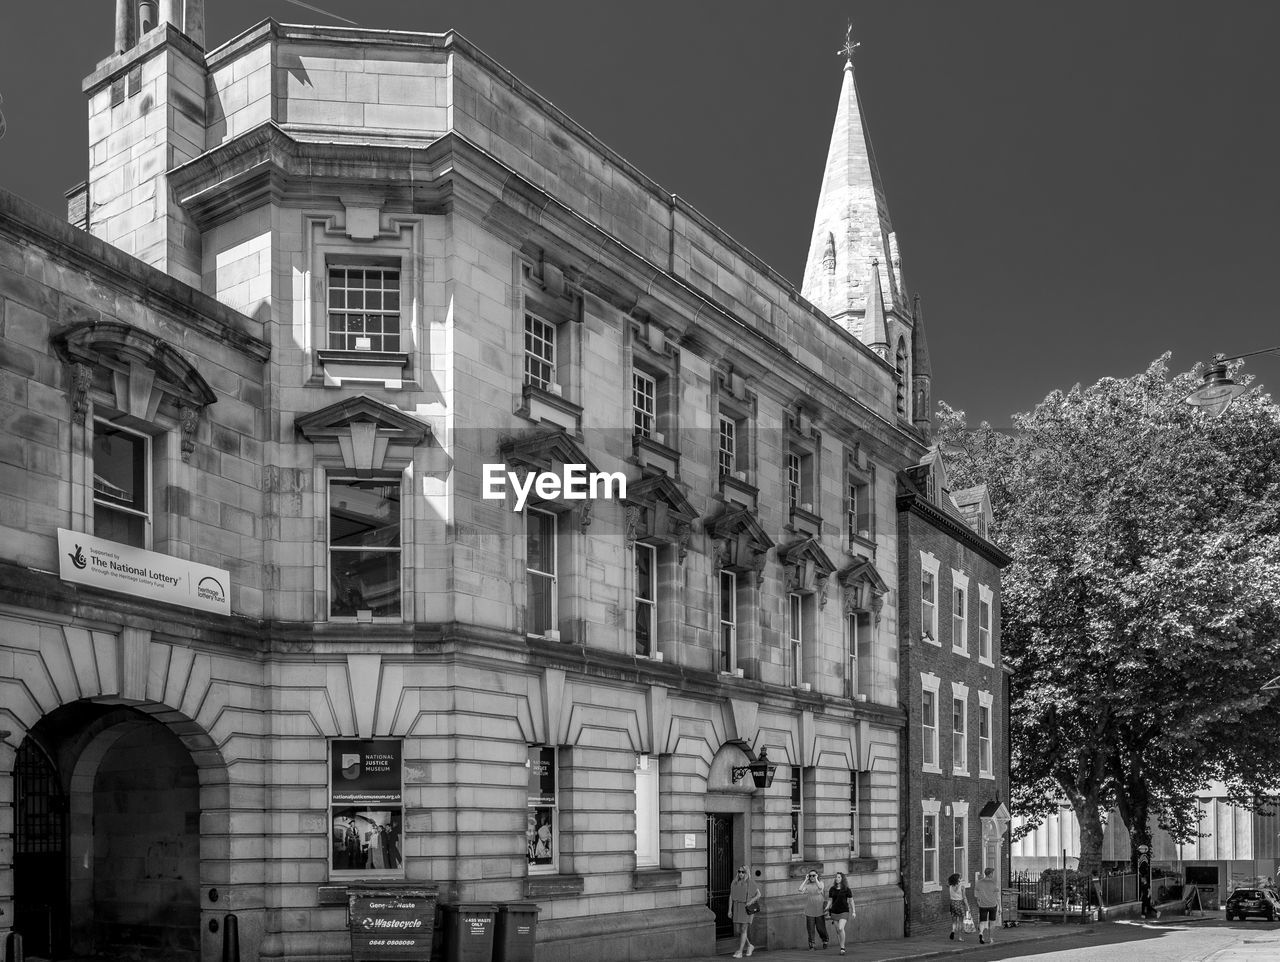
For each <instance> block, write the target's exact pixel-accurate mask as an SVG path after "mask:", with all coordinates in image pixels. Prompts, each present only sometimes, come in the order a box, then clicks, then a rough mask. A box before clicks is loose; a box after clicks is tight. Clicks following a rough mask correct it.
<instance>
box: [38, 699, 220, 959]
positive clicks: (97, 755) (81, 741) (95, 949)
mask: <svg viewBox="0 0 1280 962" xmlns="http://www.w3.org/2000/svg"><path fill="white" fill-rule="evenodd" d="M28 745H29V746H30V747H29V748H28ZM19 759H20V766H23V765H25V768H24V767H19V768H18V769H17V770H15V774H16V775H18V777H17V778H16V779H15V787H16V790H17V795H16V797H15V807H16V811H15V815H16V816H17V817H18V818H19V819H20V820H21V822H20V825H19V826H18V830H19V832H20V833H21V836H20V837H21V838H22V842H21V845H22V846H23V849H24V850H25V852H26V854H25V855H24V857H23V858H22V859H19V858H16V857H15V860H14V875H15V877H14V883H15V884H14V888H15V893H17V894H18V898H19V899H20V900H21V901H20V902H19V904H18V905H17V906H15V907H16V908H19V910H20V911H22V912H23V914H22V915H21V916H20V917H19V918H17V919H15V927H16V928H17V929H18V931H20V932H21V933H22V935H23V941H24V948H25V949H26V951H27V953H28V954H29V955H32V954H36V952H39V951H43V952H47V953H48V955H49V956H50V957H52V958H68V957H100V958H108V959H124V958H128V959H137V960H156V962H159V960H165V962H199V959H200V898H199V897H200V785H199V778H198V770H197V768H196V765H195V762H194V761H193V760H192V756H191V753H190V752H189V751H188V749H187V747H186V746H185V745H184V744H183V743H182V741H181V740H179V739H178V737H177V736H176V735H174V734H173V732H172V731H170V730H169V728H168V727H166V726H165V725H164V724H162V723H161V722H159V721H157V720H155V719H154V718H152V717H151V716H150V715H148V714H146V713H145V712H143V711H140V710H138V709H136V708H132V707H126V706H121V705H118V704H115V705H112V704H101V703H97V702H92V701H79V702H74V703H72V704H69V705H64V706H63V707H61V708H59V709H57V710H56V711H54V712H51V713H50V714H49V715H46V716H45V717H44V718H43V719H41V721H40V722H39V723H37V724H36V726H35V727H34V728H32V730H31V731H30V732H29V733H28V735H27V737H26V739H24V741H23V744H22V746H20V749H19ZM57 812H61V813H62V815H61V817H60V818H59V817H56V813H57ZM15 854H16V853H15ZM27 892H31V893H33V895H32V897H30V898H28V897H27V896H26V895H25V893H27ZM46 922H47V926H46V927H43V928H42V925H45V923H46Z"/></svg>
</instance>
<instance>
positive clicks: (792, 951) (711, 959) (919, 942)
mask: <svg viewBox="0 0 1280 962" xmlns="http://www.w3.org/2000/svg"><path fill="white" fill-rule="evenodd" d="M1131 921H1134V922H1138V923H1140V922H1141V920H1140V919H1135V920H1131ZM1194 921H1203V919H1200V918H1195V917H1192V918H1185V917H1182V916H1178V917H1170V918H1163V919H1160V920H1159V921H1158V922H1154V921H1153V923H1152V924H1155V925H1170V924H1178V923H1184V922H1194ZM1114 924H1116V923H1114V922H1096V923H1092V924H1086V925H1080V924H1074V923H1073V924H1069V925H1061V924H1056V923H1052V922H1023V923H1021V924H1020V925H1017V926H1015V927H1013V928H1008V929H994V930H993V931H992V937H993V939H994V944H995V945H1011V944H1016V943H1020V942H1042V941H1046V940H1048V939H1061V940H1063V941H1066V940H1068V939H1071V938H1073V937H1074V936H1080V935H1085V934H1087V933H1091V932H1096V931H1097V930H1098V929H1099V928H1100V927H1101V926H1104V925H1114ZM979 947H980V946H979V943H978V933H976V932H974V933H973V934H972V935H966V936H965V937H964V941H963V942H953V941H951V940H950V939H948V938H947V936H946V934H945V933H943V934H941V935H920V936H912V937H911V938H908V939H886V940H883V941H879V942H856V943H855V942H853V941H850V942H849V943H848V945H847V949H848V953H847V954H846V955H844V956H841V955H840V952H839V950H838V949H837V948H836V944H835V943H834V942H832V943H831V944H830V945H828V947H827V949H826V950H825V951H823V950H816V951H813V952H810V951H809V950H808V949H807V948H805V947H804V946H800V947H799V948H795V947H788V948H783V949H766V948H757V949H756V951H755V954H754V955H752V958H753V959H759V960H761V962H766V960H767V962H828V960H830V962H835V960H837V959H845V960H847V962H905V960H908V959H934V958H946V957H948V956H958V955H963V954H964V953H966V952H971V951H972V950H973V949H975V948H979ZM730 957H731V956H730V955H729V954H728V953H725V954H721V955H711V956H698V957H696V958H691V959H687V960H685V962H723V960H724V959H728V958H730Z"/></svg>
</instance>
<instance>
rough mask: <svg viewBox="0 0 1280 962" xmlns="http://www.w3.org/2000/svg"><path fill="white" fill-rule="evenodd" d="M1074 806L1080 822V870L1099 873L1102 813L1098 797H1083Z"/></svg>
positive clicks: (1100, 864)
mask: <svg viewBox="0 0 1280 962" xmlns="http://www.w3.org/2000/svg"><path fill="white" fill-rule="evenodd" d="M1073 807H1074V808H1075V813H1076V821H1078V822H1079V823H1080V871H1081V872H1084V873H1085V874H1086V875H1098V874H1100V871H1101V868H1102V813H1101V812H1100V811H1099V810H1098V808H1099V807H1098V800H1097V797H1096V796H1094V797H1087V798H1082V799H1080V800H1079V801H1077V802H1074V803H1073Z"/></svg>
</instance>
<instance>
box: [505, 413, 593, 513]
mask: <svg viewBox="0 0 1280 962" xmlns="http://www.w3.org/2000/svg"><path fill="white" fill-rule="evenodd" d="M498 453H499V454H501V455H502V459H503V460H504V461H505V462H506V463H507V470H508V471H512V472H515V473H516V474H517V475H528V474H531V473H535V472H542V471H549V472H557V473H558V471H557V469H558V468H563V467H564V466H565V465H569V464H573V465H578V464H580V465H583V469H584V470H585V471H586V472H587V474H588V475H595V474H598V473H599V471H598V469H597V468H596V466H595V464H594V463H593V462H592V460H591V459H590V458H588V457H587V455H586V452H585V451H583V450H582V448H580V447H579V446H578V444H577V443H576V442H575V441H574V440H573V438H571V437H570V436H569V434H568V432H566V431H564V430H554V431H532V432H530V433H528V434H522V435H518V436H511V437H507V438H503V439H502V441H501V442H499V444H498ZM530 503H534V502H533V501H532V500H531V502H530ZM591 505H592V502H591V500H590V499H589V498H588V499H585V500H582V501H575V502H568V501H559V500H555V501H543V502H540V503H539V506H540V507H542V508H545V509H546V510H548V511H556V512H565V511H569V510H572V511H574V512H576V514H577V519H578V528H579V530H580V531H582V532H584V533H585V532H586V530H587V528H588V526H589V525H590V524H591Z"/></svg>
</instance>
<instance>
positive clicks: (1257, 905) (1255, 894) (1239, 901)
mask: <svg viewBox="0 0 1280 962" xmlns="http://www.w3.org/2000/svg"><path fill="white" fill-rule="evenodd" d="M1251 915H1257V916H1260V917H1261V918H1264V919H1266V920H1267V921H1268V922H1271V921H1274V920H1275V919H1276V918H1278V917H1280V899H1278V898H1277V897H1276V893H1275V892H1274V891H1273V890H1271V889H1236V890H1235V891H1234V892H1232V893H1231V895H1230V896H1228V898H1227V921H1228V922H1230V921H1231V920H1232V919H1247V918H1248V917H1249V916H1251Z"/></svg>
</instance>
